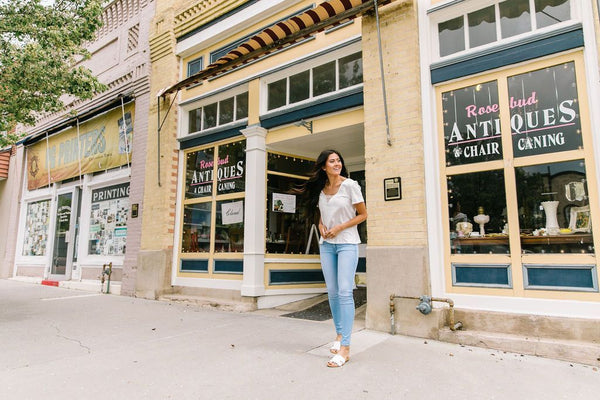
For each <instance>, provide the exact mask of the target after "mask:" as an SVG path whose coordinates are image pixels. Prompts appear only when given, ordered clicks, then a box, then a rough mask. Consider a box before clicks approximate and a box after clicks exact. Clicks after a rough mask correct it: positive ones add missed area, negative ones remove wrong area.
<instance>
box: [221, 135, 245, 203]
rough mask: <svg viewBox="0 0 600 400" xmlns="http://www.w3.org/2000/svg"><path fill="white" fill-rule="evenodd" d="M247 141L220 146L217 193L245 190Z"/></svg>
mask: <svg viewBox="0 0 600 400" xmlns="http://www.w3.org/2000/svg"><path fill="white" fill-rule="evenodd" d="M245 160H246V142H234V143H228V144H224V145H221V146H219V158H218V164H219V165H218V166H217V195H220V194H228V193H239V192H243V191H244V190H245V187H244V185H245V177H246V174H245V173H244V170H245V165H244V164H245Z"/></svg>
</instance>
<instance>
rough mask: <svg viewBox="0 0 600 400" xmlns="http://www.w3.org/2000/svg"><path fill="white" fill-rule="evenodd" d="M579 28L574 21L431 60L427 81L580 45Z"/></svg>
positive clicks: (473, 71)
mask: <svg viewBox="0 0 600 400" xmlns="http://www.w3.org/2000/svg"><path fill="white" fill-rule="evenodd" d="M583 45H584V42H583V29H582V27H581V24H576V25H574V26H571V27H569V29H565V30H560V31H557V32H554V35H551V36H549V35H542V36H537V37H535V38H533V39H531V38H529V39H527V40H525V41H520V42H517V43H514V44H511V45H510V46H507V45H501V46H497V47H494V48H493V49H491V50H490V49H487V50H484V51H481V52H477V53H474V54H471V55H469V56H468V57H459V58H456V59H454V60H452V61H445V62H441V63H437V64H432V65H431V67H430V73H431V83H432V84H437V83H441V82H445V81H449V80H452V79H457V78H462V77H465V76H469V75H473V74H477V73H480V72H485V71H489V70H492V69H496V68H501V67H505V66H508V65H512V64H516V63H520V62H523V61H528V60H533V59H536V58H540V57H544V56H548V55H552V54H556V53H560V52H563V51H567V50H571V49H576V48H578V47H583Z"/></svg>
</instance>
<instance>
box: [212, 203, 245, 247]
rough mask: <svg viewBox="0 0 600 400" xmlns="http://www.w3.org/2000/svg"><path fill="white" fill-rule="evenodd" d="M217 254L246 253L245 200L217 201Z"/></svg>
mask: <svg viewBox="0 0 600 400" xmlns="http://www.w3.org/2000/svg"><path fill="white" fill-rule="evenodd" d="M215 251H216V252H234V253H237V252H243V251H244V200H243V199H237V200H233V201H217V221H216V230H215Z"/></svg>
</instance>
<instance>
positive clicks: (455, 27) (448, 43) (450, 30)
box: [438, 15, 465, 57]
mask: <svg viewBox="0 0 600 400" xmlns="http://www.w3.org/2000/svg"><path fill="white" fill-rule="evenodd" d="M438 38H439V43H440V44H439V45H440V57H444V56H447V55H449V54H454V53H458V52H459V51H463V50H464V49H465V22H464V18H463V16H462V15H461V16H460V17H458V18H454V19H451V20H448V21H445V22H442V23H440V24H438Z"/></svg>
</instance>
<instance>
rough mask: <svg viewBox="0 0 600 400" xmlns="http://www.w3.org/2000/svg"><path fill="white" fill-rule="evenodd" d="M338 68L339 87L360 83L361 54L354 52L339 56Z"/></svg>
mask: <svg viewBox="0 0 600 400" xmlns="http://www.w3.org/2000/svg"><path fill="white" fill-rule="evenodd" d="M338 69H339V71H338V74H339V76H340V89H344V88H347V87H350V86H354V85H358V84H360V83H362V81H363V65H362V54H361V53H356V54H351V55H349V56H347V57H343V58H340V60H339V66H338Z"/></svg>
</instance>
